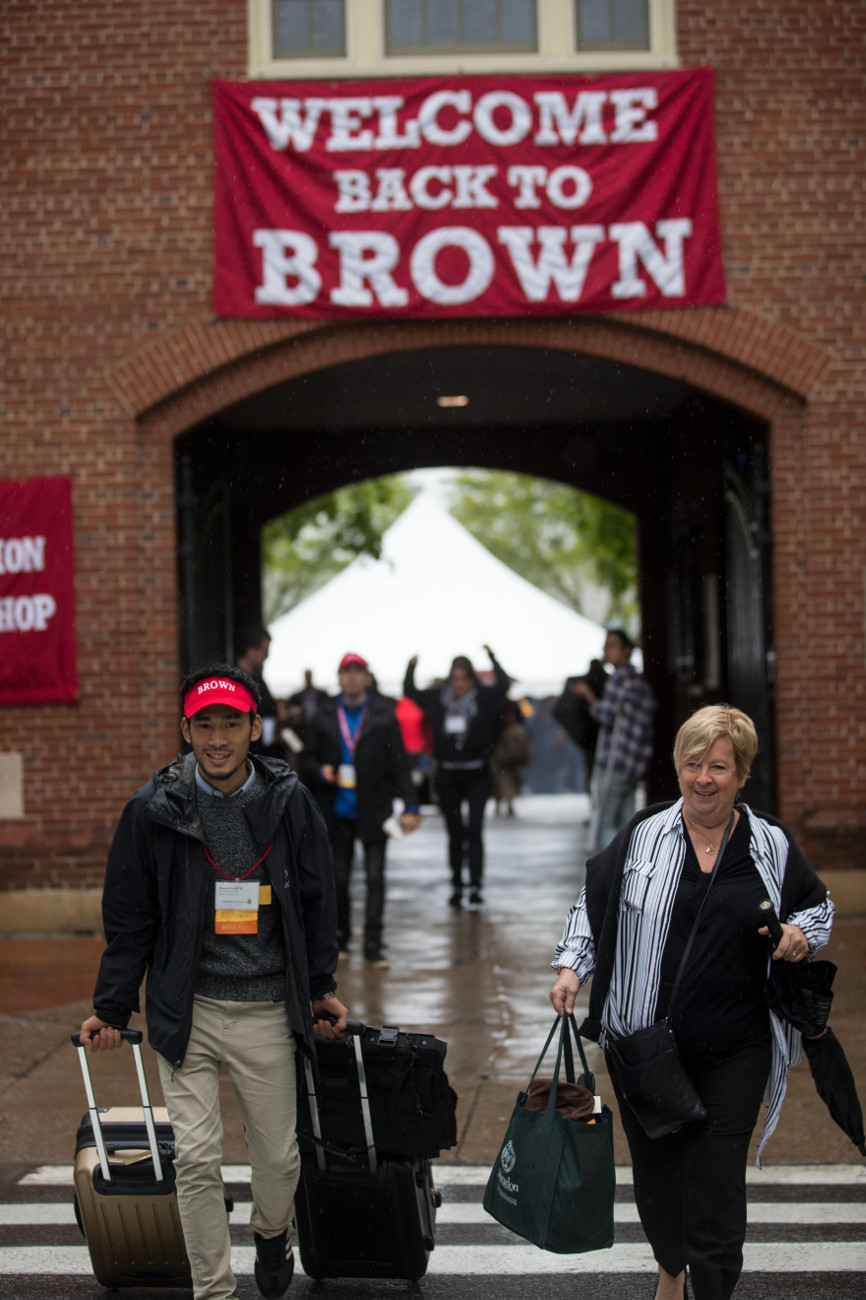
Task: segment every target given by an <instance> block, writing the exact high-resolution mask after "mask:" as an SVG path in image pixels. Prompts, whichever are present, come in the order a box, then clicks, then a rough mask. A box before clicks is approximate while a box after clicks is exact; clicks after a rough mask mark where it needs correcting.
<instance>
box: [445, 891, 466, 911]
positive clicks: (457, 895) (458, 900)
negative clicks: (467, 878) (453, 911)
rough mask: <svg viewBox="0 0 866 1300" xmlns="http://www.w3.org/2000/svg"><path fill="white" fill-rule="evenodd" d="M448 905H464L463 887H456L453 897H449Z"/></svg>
mask: <svg viewBox="0 0 866 1300" xmlns="http://www.w3.org/2000/svg"><path fill="white" fill-rule="evenodd" d="M448 906H449V907H462V906H463V890H462V889H455V890H454V893H453V894H452V895H451V897H450V898H449V899H448Z"/></svg>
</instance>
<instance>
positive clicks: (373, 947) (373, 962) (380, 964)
mask: <svg viewBox="0 0 866 1300" xmlns="http://www.w3.org/2000/svg"><path fill="white" fill-rule="evenodd" d="M364 961H365V962H366V963H367V965H368V966H375V968H376V970H388V968H389V967H390V965H391V963H390V962H389V960H388V958H387V957H386V956H385V954H384V953H383V951H382V949H381V948H380V947H379V945H378V944H377V943H368V944H367V945H366V946H365V948H364Z"/></svg>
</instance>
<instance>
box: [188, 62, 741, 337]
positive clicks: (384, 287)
mask: <svg viewBox="0 0 866 1300" xmlns="http://www.w3.org/2000/svg"><path fill="white" fill-rule="evenodd" d="M213 95H214V124H215V134H216V141H215V151H216V190H215V216H214V226H215V270H214V307H215V310H216V312H217V313H218V314H219V315H221V316H259V317H273V316H316V317H321V316H326V317H351V316H375V317H389V316H390V317H415V318H417V317H421V318H423V317H433V316H488V315H500V316H515V315H520V316H525V315H533V316H541V315H552V314H557V313H573V312H576V311H610V310H615V309H622V308H628V309H629V310H633V309H634V308H640V307H664V306H670V307H674V306H675V307H680V306H683V305H684V304H692V303H717V302H723V301H724V296H725V284H724V272H723V268H722V256H721V240H720V232H719V212H718V195H717V190H716V163H715V139H714V134H713V77H712V72H711V71H710V70H709V69H698V70H695V71H687V72H662V73H652V74H650V73H635V74H627V75H626V74H623V75H611V76H603V77H515V76H508V77H466V78H459V77H448V78H445V77H439V78H435V77H434V78H427V79H423V80H419V79H412V80H403V79H398V80H391V79H388V80H381V81H356V82H345V81H337V82H306V81H305V82H293V83H291V84H285V83H279V82H272V81H259V82H255V81H253V82H223V81H218V82H215V83H214V87H213Z"/></svg>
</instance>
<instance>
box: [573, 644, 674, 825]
mask: <svg viewBox="0 0 866 1300" xmlns="http://www.w3.org/2000/svg"><path fill="white" fill-rule="evenodd" d="M633 650H634V642H633V641H632V639H631V637H630V636H629V635H628V634H627V633H626V632H624V631H623V630H622V628H612V629H611V630H610V631H609V632H608V634H607V636H606V638H605V642H604V662H605V663H606V664H610V666H611V667H612V668H613V673H612V675H611V676H609V677H608V678H607V679H606V681H605V686H604V693H603V694H602V695H601V696H597V695H596V693H595V691H594V690H593V689H592V687H591V686H590V685H589V684H588V683H587V682H577V683H576V684H575V686H574V688H573V690H574V694H575V695H577V696H579V697H581V698H582V699H584V700H586V701H587V703H588V704H589V711H590V713H591V714H592V716H593V718H595V720H596V722H597V723H598V725H599V732H598V743H597V745H596V752H595V766H594V768H593V773H592V781H591V782H590V786H589V797H590V804H591V808H592V821H591V824H590V838H591V840H592V842H593V844H594V847H595V848H596V849H603V848H604V846H605V844H609V843H610V841H611V840H612V839H613V837H614V835H615V834H616V833H617V831H618V830H619V829H620V828H621V827H622V826H624V825H625V824H626V822H628V821H629V820H630V819H631V818H632V817H633V816H634V810H635V794H636V791H637V786H638V782H640V781H641V780H642V779H643V777H644V775H645V773H646V770H647V767H648V766H649V761H650V759H651V758H652V752H653V714H654V713H655V708H656V700H655V696H654V695H653V692H652V687H651V686H650V684H649V682H648V681H647V680H646V678H645V677H644V676H643V675H642V674H640V673H638V672H637V670H636V669H635V667H634V665H633V664H632V662H631V656H632V651H633Z"/></svg>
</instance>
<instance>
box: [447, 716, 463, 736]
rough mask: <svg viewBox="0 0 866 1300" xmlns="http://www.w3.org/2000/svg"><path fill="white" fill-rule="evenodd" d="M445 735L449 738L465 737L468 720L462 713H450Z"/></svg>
mask: <svg viewBox="0 0 866 1300" xmlns="http://www.w3.org/2000/svg"><path fill="white" fill-rule="evenodd" d="M445 734H446V735H447V736H465V735H466V719H465V718H464V716H463V714H462V713H449V714H448V716H447V718H446V719H445Z"/></svg>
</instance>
